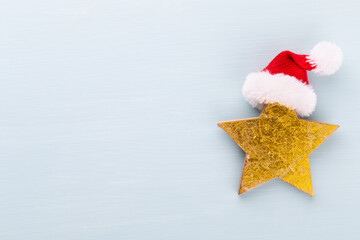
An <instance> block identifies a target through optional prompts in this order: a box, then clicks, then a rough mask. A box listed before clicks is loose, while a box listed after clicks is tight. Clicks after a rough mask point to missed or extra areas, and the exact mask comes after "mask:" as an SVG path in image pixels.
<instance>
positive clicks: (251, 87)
mask: <svg viewBox="0 0 360 240" xmlns="http://www.w3.org/2000/svg"><path fill="white" fill-rule="evenodd" d="M342 58H343V55H342V51H341V49H340V48H339V47H338V46H336V45H335V44H333V43H330V42H320V43H318V44H317V45H316V46H315V47H314V48H313V49H312V50H311V51H310V54H309V55H299V54H295V53H293V52H290V51H283V52H281V53H280V54H279V55H277V56H276V57H275V58H274V59H273V60H272V61H271V62H270V64H269V65H268V66H267V67H266V68H264V69H263V70H262V71H261V72H256V73H250V74H249V75H248V76H247V77H246V80H245V83H244V86H243V89H242V94H243V96H244V97H245V99H246V100H247V101H248V102H249V103H250V104H251V105H252V106H253V107H257V108H259V109H262V108H263V107H264V105H266V104H268V103H279V104H281V105H284V106H287V107H289V108H292V109H294V110H295V112H296V113H297V114H298V115H299V116H309V115H310V114H311V113H312V112H313V111H314V109H315V106H316V94H315V92H314V90H313V88H312V86H311V85H310V84H309V82H308V78H307V74H306V71H313V72H315V73H318V74H320V75H331V74H333V73H334V72H336V71H337V70H338V69H339V68H340V65H341V63H342Z"/></svg>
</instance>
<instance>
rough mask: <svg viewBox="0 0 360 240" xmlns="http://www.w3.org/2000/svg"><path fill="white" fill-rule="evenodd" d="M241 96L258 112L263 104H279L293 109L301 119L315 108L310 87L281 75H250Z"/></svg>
mask: <svg viewBox="0 0 360 240" xmlns="http://www.w3.org/2000/svg"><path fill="white" fill-rule="evenodd" d="M242 94H243V96H244V98H245V99H246V101H248V102H249V103H250V104H251V105H252V106H253V107H256V108H258V109H260V110H261V109H262V108H263V107H264V105H265V104H268V103H279V104H281V105H284V106H287V107H290V108H292V109H294V110H295V112H296V113H297V115H299V116H301V117H306V116H310V114H311V113H312V112H313V111H314V110H315V106H316V94H315V92H314V90H313V88H312V87H311V86H310V85H306V84H304V83H302V82H300V81H299V80H298V79H297V78H295V77H292V76H289V75H285V74H282V73H280V74H274V75H272V74H270V73H269V72H266V71H264V72H257V73H250V74H249V75H248V76H247V77H246V80H245V83H244V86H243V88H242Z"/></svg>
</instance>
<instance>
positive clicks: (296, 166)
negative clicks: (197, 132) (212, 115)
mask: <svg viewBox="0 0 360 240" xmlns="http://www.w3.org/2000/svg"><path fill="white" fill-rule="evenodd" d="M218 126H220V127H221V128H222V129H224V130H225V132H226V133H227V134H229V136H230V137H231V138H232V139H233V140H234V141H235V142H236V143H237V144H238V145H239V146H240V147H241V148H242V149H243V150H244V151H245V153H246V155H245V161H244V168H243V173H242V177H241V182H240V188H239V194H241V193H244V192H247V191H249V190H250V189H252V188H254V187H256V186H258V185H260V184H262V183H265V182H267V181H269V180H271V179H273V178H276V177H278V178H280V179H282V180H284V181H285V182H288V183H290V184H291V185H293V186H294V187H296V188H298V189H300V190H302V191H304V192H305V193H307V194H309V195H311V196H313V190H312V185H311V175H310V166H309V158H308V156H309V154H310V153H311V152H312V151H314V150H315V148H317V147H318V146H319V145H320V144H321V143H322V142H323V141H324V140H325V139H326V138H327V137H329V136H330V135H331V134H332V133H333V132H334V131H335V130H336V129H337V128H338V127H339V126H338V125H331V124H326V123H320V122H314V121H308V120H303V119H299V118H297V116H296V113H295V111H294V110H291V109H289V108H287V107H285V106H282V105H280V104H277V103H275V104H269V105H267V106H266V107H265V109H264V110H263V112H262V113H261V114H260V116H259V117H257V118H250V119H241V120H233V121H225V122H219V123H218Z"/></svg>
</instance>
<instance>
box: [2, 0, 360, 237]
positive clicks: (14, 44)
mask: <svg viewBox="0 0 360 240" xmlns="http://www.w3.org/2000/svg"><path fill="white" fill-rule="evenodd" d="M0 5H1V8H0V80H1V81H0V239H1V240H12V239H16V240H18V239H26V240H49V239H51V240H52V239H56V240H64V239H66V240H73V239H74V240H75V239H84V240H85V239H86V240H89V239H99V240H107V239H111V240H112V239H114V240H115V239H116V240H119V239H121V240H132V239H154V240H162V239H166V240H168V239H171V240H172V239H175V240H177V239H187V240H188V239H207V240H210V239H226V240H228V239H357V238H359V234H360V228H359V225H360V216H359V214H360V207H359V204H360V203H359V202H360V201H359V200H360V193H359V191H360V180H359V172H360V160H359V156H360V146H359V142H360V140H359V137H360V122H359V120H360V114H359V111H360V107H359V90H360V83H359V82H360V74H359V69H360V65H359V56H360V41H359V38H360V28H359V24H360V2H359V1H349V0H348V1H310V0H309V1H294V2H291V1H288V0H283V1H281V0H273V1H237V0H225V1H224V0H218V1H192V0H183V1H176V0H172V1H170V0H169V1H146V0H128V1H115V0H114V1H110V0H106V1H105V0H92V1H74V0H66V1H65V0H61V1H60V0H59V1H45V0H44V1H1V4H0ZM321 40H329V41H333V42H336V43H337V44H338V45H339V46H341V47H342V49H343V52H344V63H343V66H342V68H341V69H340V70H339V71H338V72H337V73H336V74H335V75H333V76H330V77H320V76H316V75H314V74H312V73H309V78H310V81H311V83H312V84H313V86H314V88H315V90H316V92H317V95H318V105H317V108H316V111H315V113H314V114H313V115H312V116H311V118H310V119H313V120H316V121H322V122H328V123H333V124H339V125H341V127H340V129H339V130H338V131H337V132H335V134H333V135H332V136H331V137H330V138H329V140H327V141H326V142H325V143H324V144H322V145H321V146H320V147H319V148H318V149H317V150H316V151H315V152H314V153H312V154H311V155H310V165H311V171H312V181H313V188H314V194H315V196H314V198H311V197H309V196H308V195H307V194H305V193H303V192H301V191H299V190H297V189H295V188H294V187H292V186H291V185H289V184H287V183H284V182H282V181H280V180H273V181H271V182H269V183H266V184H264V185H262V186H260V187H258V188H256V189H254V190H252V191H251V192H248V193H246V194H244V195H242V196H238V195H237V190H238V185H239V181H240V176H241V171H242V164H243V158H244V153H243V152H242V151H241V150H240V149H239V148H238V147H237V146H236V144H235V143H234V142H233V141H232V140H231V139H230V138H229V137H228V136H227V135H226V133H225V132H223V131H222V130H221V129H220V128H218V127H217V126H216V123H217V122H218V121H224V120H231V119H238V118H248V117H254V116H257V115H258V114H259V112H258V111H257V110H255V109H252V108H251V106H250V105H249V104H248V103H246V102H245V100H244V99H243V98H242V96H241V87H242V84H243V82H244V79H245V77H246V75H247V74H248V73H250V72H253V71H258V70H260V69H262V68H263V67H265V66H266V65H267V64H268V62H269V61H270V60H271V59H272V58H273V57H274V56H275V55H276V54H277V53H279V52H280V51H282V50H286V49H288V50H292V51H295V52H297V53H308V52H309V51H310V49H311V48H312V47H313V46H314V45H315V44H316V43H317V42H319V41H321Z"/></svg>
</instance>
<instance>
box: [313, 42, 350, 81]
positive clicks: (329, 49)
mask: <svg viewBox="0 0 360 240" xmlns="http://www.w3.org/2000/svg"><path fill="white" fill-rule="evenodd" d="M342 60H343V54H342V51H341V49H340V48H339V47H338V46H336V45H335V44H334V43H331V42H325V41H323V42H319V43H318V44H316V45H315V47H314V48H313V49H312V50H311V51H310V54H309V56H308V61H309V63H310V64H311V65H312V66H316V68H315V69H314V70H312V71H314V72H316V73H318V74H320V75H331V74H333V73H334V72H336V71H337V70H338V69H339V68H340V66H341V63H342Z"/></svg>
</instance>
